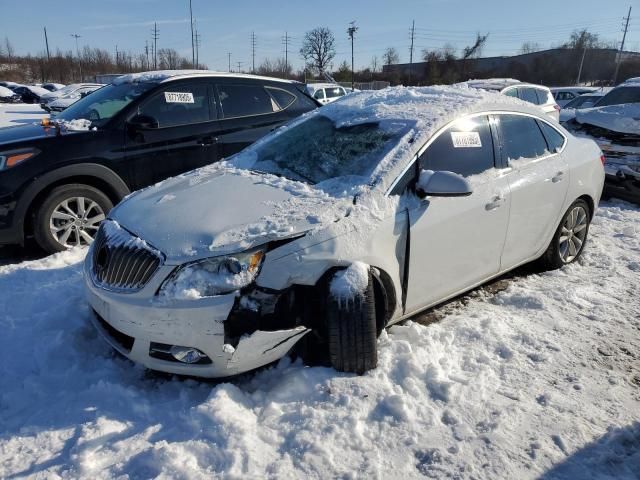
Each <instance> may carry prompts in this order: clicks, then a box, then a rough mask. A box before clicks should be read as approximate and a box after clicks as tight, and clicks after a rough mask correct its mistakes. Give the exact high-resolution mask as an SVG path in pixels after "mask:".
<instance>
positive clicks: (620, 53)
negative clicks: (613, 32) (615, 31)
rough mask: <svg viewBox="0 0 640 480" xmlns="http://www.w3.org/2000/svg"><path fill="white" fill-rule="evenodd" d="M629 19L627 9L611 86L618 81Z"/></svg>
mask: <svg viewBox="0 0 640 480" xmlns="http://www.w3.org/2000/svg"><path fill="white" fill-rule="evenodd" d="M630 18H631V7H629V13H628V14H627V18H626V19H625V24H624V33H623V34H622V43H621V44H620V52H619V53H618V58H617V59H616V69H615V71H614V72H613V85H615V84H616V80H617V79H618V70H620V63H621V61H622V52H624V41H625V40H626V39H627V31H628V30H629V19H630Z"/></svg>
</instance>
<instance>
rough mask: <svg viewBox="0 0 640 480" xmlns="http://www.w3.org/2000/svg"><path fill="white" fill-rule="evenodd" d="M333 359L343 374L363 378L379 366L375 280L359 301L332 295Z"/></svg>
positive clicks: (329, 310) (329, 316)
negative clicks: (353, 374)
mask: <svg viewBox="0 0 640 480" xmlns="http://www.w3.org/2000/svg"><path fill="white" fill-rule="evenodd" d="M327 324H328V325H327V326H328V333H329V358H330V361H331V365H332V366H333V367H334V368H335V369H336V370H339V371H341V372H351V373H357V374H358V375H362V374H363V373H364V372H366V371H367V370H372V369H374V368H376V366H377V364H378V346H377V335H376V334H377V329H376V309H375V297H374V290H373V279H372V277H371V273H369V283H368V285H367V288H366V290H365V291H364V292H363V293H362V294H361V295H357V296H356V297H355V298H335V297H334V296H332V295H330V297H329V303H328V306H327Z"/></svg>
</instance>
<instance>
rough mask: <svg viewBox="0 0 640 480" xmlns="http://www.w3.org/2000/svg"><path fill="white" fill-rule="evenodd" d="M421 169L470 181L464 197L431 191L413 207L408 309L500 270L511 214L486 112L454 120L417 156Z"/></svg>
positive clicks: (462, 288)
mask: <svg viewBox="0 0 640 480" xmlns="http://www.w3.org/2000/svg"><path fill="white" fill-rule="evenodd" d="M418 162H419V167H420V169H424V170H433V171H438V170H448V171H452V172H455V173H458V174H460V175H462V176H464V177H467V179H468V180H469V181H470V183H471V185H472V189H473V192H472V193H471V195H469V196H466V197H427V198H426V199H424V200H422V201H420V202H419V203H417V204H416V205H415V206H414V207H413V208H411V209H409V211H408V216H409V223H410V226H409V229H410V230H409V233H410V245H409V247H410V248H409V250H410V255H409V256H410V258H409V273H408V284H407V294H406V295H407V298H406V309H405V313H411V312H414V311H416V310H419V309H421V308H424V307H427V306H429V305H433V304H435V303H438V302H440V301H442V300H444V299H446V298H448V297H450V296H453V295H455V294H456V293H459V292H461V291H462V290H465V289H468V288H470V287H472V286H474V285H476V284H478V283H480V282H482V281H483V280H485V279H487V278H488V277H491V276H493V275H495V274H497V273H498V271H499V268H500V255H501V253H502V248H503V245H504V239H505V234H506V230H507V224H508V220H509V202H510V194H509V185H508V183H507V180H506V179H505V178H504V177H503V175H502V171H501V170H500V169H497V168H494V167H495V154H494V135H493V134H492V129H491V127H490V125H489V120H488V118H487V116H476V117H472V118H466V119H463V120H462V121H459V122H456V123H455V124H453V125H452V126H451V127H449V128H447V129H446V130H444V131H443V132H442V133H441V134H440V135H439V136H438V137H437V138H436V139H435V140H434V141H433V143H432V144H431V145H430V146H429V147H428V148H427V149H426V151H424V152H423V153H422V154H421V155H420V156H419V158H418Z"/></svg>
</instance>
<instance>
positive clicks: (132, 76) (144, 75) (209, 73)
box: [112, 70, 297, 85]
mask: <svg viewBox="0 0 640 480" xmlns="http://www.w3.org/2000/svg"><path fill="white" fill-rule="evenodd" d="M201 76H202V77H233V78H255V79H258V80H269V81H276V82H282V83H297V82H294V81H292V80H284V79H282V78H275V77H263V76H260V75H249V74H246V73H229V72H216V71H213V70H156V71H152V72H140V73H129V74H127V75H122V76H120V77H118V78H116V79H114V80H113V82H112V83H113V84H114V85H122V84H124V83H144V82H156V83H163V82H168V81H171V80H178V79H183V78H195V77H201Z"/></svg>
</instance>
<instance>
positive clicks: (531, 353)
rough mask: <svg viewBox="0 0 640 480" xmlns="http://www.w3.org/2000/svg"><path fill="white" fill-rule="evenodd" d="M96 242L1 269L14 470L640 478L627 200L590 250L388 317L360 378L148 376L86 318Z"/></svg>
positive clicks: (633, 257) (602, 219)
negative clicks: (371, 366) (369, 367)
mask: <svg viewBox="0 0 640 480" xmlns="http://www.w3.org/2000/svg"><path fill="white" fill-rule="evenodd" d="M84 255H85V252H84V251H81V250H73V251H69V252H64V253H61V254H57V255H54V256H51V257H47V258H44V259H42V260H36V261H25V262H22V263H18V264H13V265H6V266H2V267H0V311H1V312H3V313H2V315H1V316H0V328H1V329H2V332H3V334H2V336H0V477H2V478H6V477H38V478H91V479H94V478H115V477H120V478H124V477H128V478H150V477H157V476H160V477H164V478H223V477H224V478H305V479H307V478H336V477H339V478H424V477H425V476H426V477H428V478H509V479H512V478H518V479H527V478H544V479H574V478H580V479H601V478H616V479H637V476H638V472H639V471H640V455H639V452H640V423H639V422H638V413H639V411H640V372H639V371H638V365H639V361H640V356H639V355H640V354H639V353H638V352H640V337H639V335H638V332H639V331H640V303H639V301H638V298H639V295H640V282H638V278H639V275H640V210H639V209H638V208H637V207H634V206H631V205H630V204H627V203H624V202H612V203H605V204H603V205H602V206H601V208H600V210H599V211H598V213H597V215H596V217H595V219H594V222H593V225H592V228H591V231H590V239H589V242H588V245H587V247H586V250H585V252H584V256H583V257H582V259H581V260H580V262H579V263H577V264H573V265H571V266H569V267H566V268H563V269H561V270H559V271H555V272H549V273H540V274H536V273H533V274H529V275H520V276H516V277H515V278H513V279H511V280H503V281H502V282H503V283H505V284H506V285H507V287H506V289H505V290H502V291H499V292H497V293H491V292H492V289H490V288H489V289H481V290H478V291H476V292H475V293H474V294H471V295H469V296H467V297H466V298H465V299H464V301H458V302H454V303H451V304H449V305H446V306H444V307H441V308H439V309H437V310H436V311H435V313H437V315H438V316H439V317H441V319H440V320H439V321H438V322H437V323H431V324H429V325H428V326H425V325H422V324H420V323H419V322H420V321H423V319H426V320H425V321H424V323H425V324H426V323H429V322H430V321H431V320H430V319H428V316H426V317H417V318H415V319H414V321H410V322H407V323H405V324H404V325H399V326H395V327H392V328H391V329H390V330H389V331H388V333H383V335H382V337H381V338H380V340H379V350H380V355H379V366H378V368H377V369H375V370H373V371H371V372H368V373H367V374H366V375H364V376H361V377H357V376H353V375H349V374H343V373H338V372H336V371H335V370H333V369H330V368H325V367H305V366H303V365H302V364H301V363H300V362H299V361H294V362H292V361H291V360H289V359H284V360H282V361H280V362H279V363H278V364H277V365H275V366H271V367H268V368H263V369H261V370H259V371H257V372H254V373H250V374H246V375H243V376H241V377H237V378H235V379H230V380H228V381H226V382H222V383H211V382H200V381H195V380H188V379H179V378H170V377H164V376H158V375H154V374H150V373H148V372H146V371H145V370H143V369H142V368H141V367H140V366H138V365H134V364H133V363H131V362H129V361H128V360H125V359H123V358H121V357H119V356H117V355H116V354H114V353H113V351H112V350H111V348H110V347H109V346H107V345H106V344H105V343H104V342H103V341H102V339H101V338H100V337H99V336H98V335H97V333H96V332H95V331H94V329H93V327H92V326H91V325H90V324H89V315H90V312H89V310H88V307H87V304H86V302H85V300H84V291H83V288H82V273H81V272H82V268H81V262H82V259H83V256H84ZM498 283H500V282H498ZM36 288H37V295H36V296H34V289H36Z"/></svg>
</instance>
